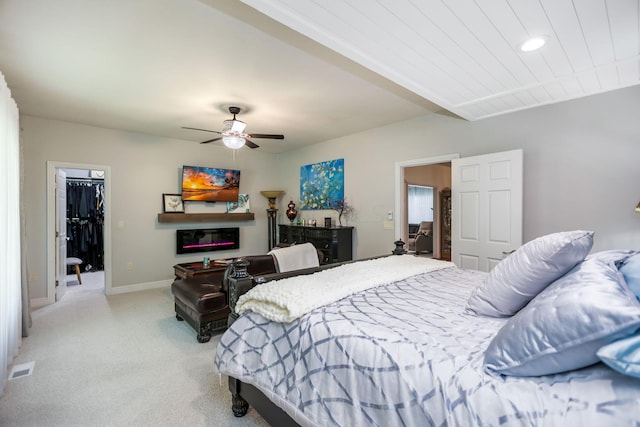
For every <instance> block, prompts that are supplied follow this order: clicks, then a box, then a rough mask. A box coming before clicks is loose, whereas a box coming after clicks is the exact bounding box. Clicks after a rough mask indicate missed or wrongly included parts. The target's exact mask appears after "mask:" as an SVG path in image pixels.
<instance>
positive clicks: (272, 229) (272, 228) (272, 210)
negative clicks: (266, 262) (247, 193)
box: [260, 190, 284, 250]
mask: <svg viewBox="0 0 640 427" xmlns="http://www.w3.org/2000/svg"><path fill="white" fill-rule="evenodd" d="M260 193H261V194H262V195H263V196H264V197H266V198H267V200H268V201H269V209H267V218H268V220H269V236H268V239H269V240H268V242H269V250H271V249H273V247H274V246H275V245H276V243H277V241H276V232H277V230H276V216H277V214H278V209H276V199H277V198H278V197H279V196H281V195H283V194H284V191H281V190H265V191H261V192H260Z"/></svg>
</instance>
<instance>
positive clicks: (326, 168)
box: [300, 159, 344, 210]
mask: <svg viewBox="0 0 640 427" xmlns="http://www.w3.org/2000/svg"><path fill="white" fill-rule="evenodd" d="M343 199H344V159H336V160H329V161H326V162H320V163H314V164H311V165H305V166H302V167H300V209H302V210H318V209H332V208H331V205H330V203H331V201H332V200H343Z"/></svg>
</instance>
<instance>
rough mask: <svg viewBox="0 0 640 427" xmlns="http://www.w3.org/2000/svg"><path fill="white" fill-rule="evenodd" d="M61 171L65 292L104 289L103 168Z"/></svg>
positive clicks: (66, 169) (65, 169)
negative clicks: (64, 202)
mask: <svg viewBox="0 0 640 427" xmlns="http://www.w3.org/2000/svg"><path fill="white" fill-rule="evenodd" d="M63 170H64V172H65V173H66V195H67V197H66V235H67V245H66V259H67V263H66V264H67V271H66V273H67V276H66V286H67V291H69V292H73V291H75V290H79V289H85V290H86V289H88V288H91V289H100V290H102V291H103V292H104V288H105V286H104V207H105V184H104V171H102V170H92V169H69V168H64V169H63ZM78 263H79V264H78Z"/></svg>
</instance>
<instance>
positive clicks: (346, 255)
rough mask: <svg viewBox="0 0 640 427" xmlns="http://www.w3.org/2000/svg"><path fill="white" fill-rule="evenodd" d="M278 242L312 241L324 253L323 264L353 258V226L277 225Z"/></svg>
mask: <svg viewBox="0 0 640 427" xmlns="http://www.w3.org/2000/svg"><path fill="white" fill-rule="evenodd" d="M278 227H279V230H278V231H279V234H280V243H287V244H293V243H307V242H309V243H312V244H313V246H315V247H316V249H318V250H320V251H322V253H323V254H324V260H323V261H322V263H323V264H333V263H336V262H343V261H351V260H352V259H353V227H313V226H305V225H287V224H280V225H279V226H278Z"/></svg>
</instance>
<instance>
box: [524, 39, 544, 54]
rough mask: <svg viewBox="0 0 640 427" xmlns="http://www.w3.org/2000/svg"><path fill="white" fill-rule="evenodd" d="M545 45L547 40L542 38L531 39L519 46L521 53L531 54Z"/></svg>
mask: <svg viewBox="0 0 640 427" xmlns="http://www.w3.org/2000/svg"><path fill="white" fill-rule="evenodd" d="M546 43H547V38H546V37H544V36H537V37H531V38H530V39H528V40H526V41H525V42H524V43H522V44H521V45H520V50H521V51H522V52H533V51H534V50H538V49H540V48H541V47H542V46H544V45H545V44H546Z"/></svg>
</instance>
